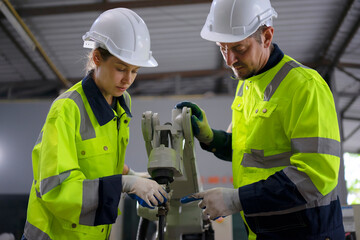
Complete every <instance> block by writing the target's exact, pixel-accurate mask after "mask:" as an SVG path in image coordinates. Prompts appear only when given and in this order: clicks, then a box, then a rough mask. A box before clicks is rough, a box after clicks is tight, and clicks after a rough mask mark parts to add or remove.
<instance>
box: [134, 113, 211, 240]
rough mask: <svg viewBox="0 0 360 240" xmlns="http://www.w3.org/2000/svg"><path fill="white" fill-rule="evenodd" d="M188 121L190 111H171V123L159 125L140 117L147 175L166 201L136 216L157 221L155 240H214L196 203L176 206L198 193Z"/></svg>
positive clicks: (148, 116) (150, 115)
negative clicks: (158, 187)
mask: <svg viewBox="0 0 360 240" xmlns="http://www.w3.org/2000/svg"><path fill="white" fill-rule="evenodd" d="M190 117H191V109H190V108H187V107H184V108H182V109H173V110H172V122H171V123H165V124H164V125H160V120H159V116H158V114H157V113H152V112H151V111H147V112H145V113H144V114H143V118H142V132H143V137H144V141H145V146H146V151H147V155H148V158H149V161H148V172H149V174H150V176H151V177H152V178H153V179H154V180H155V181H157V182H158V183H159V184H161V185H163V186H164V188H165V189H166V190H167V192H168V193H169V196H170V199H169V201H168V203H166V205H163V206H160V207H158V208H156V209H154V210H151V209H148V208H143V207H141V206H138V215H139V216H141V217H142V218H145V219H149V220H151V221H155V220H158V221H159V226H158V227H159V230H158V239H159V240H162V239H174V240H181V239H186V238H185V237H186V236H187V235H191V236H192V237H194V236H199V239H204V238H203V236H205V239H209V240H210V239H214V234H213V231H212V228H211V224H210V222H209V220H208V219H203V216H202V210H201V209H200V208H199V207H198V206H197V203H196V202H194V203H190V204H186V205H181V204H180V199H181V197H183V196H186V195H189V194H191V193H194V192H199V191H202V185H201V182H200V180H199V176H198V175H197V167H196V159H195V151H194V137H193V133H192V128H191V120H190ZM165 219H166V221H165ZM164 229H166V231H164ZM191 239H196V238H191Z"/></svg>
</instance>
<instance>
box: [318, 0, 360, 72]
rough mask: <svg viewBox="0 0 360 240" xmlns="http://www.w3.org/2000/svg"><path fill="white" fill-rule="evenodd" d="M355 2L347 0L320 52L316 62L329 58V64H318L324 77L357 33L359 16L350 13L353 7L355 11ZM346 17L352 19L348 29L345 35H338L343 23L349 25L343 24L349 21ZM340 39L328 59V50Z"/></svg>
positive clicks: (359, 25) (354, 0) (359, 23)
mask: <svg viewBox="0 0 360 240" xmlns="http://www.w3.org/2000/svg"><path fill="white" fill-rule="evenodd" d="M356 2H357V0H348V1H347V5H346V7H345V9H344V11H343V13H342V16H341V19H340V21H339V22H338V24H337V25H336V27H335V30H334V31H333V34H332V36H331V37H330V39H331V40H330V41H329V42H328V44H326V45H325V46H326V48H325V50H324V52H323V54H322V57H321V59H320V60H319V61H318V62H326V61H327V60H330V64H329V65H325V66H320V67H321V69H319V73H320V74H321V75H322V76H323V77H325V79H326V76H327V75H328V74H329V73H330V72H332V71H333V70H334V67H335V66H336V65H337V64H338V62H339V60H340V58H341V56H342V55H343V53H344V52H345V50H346V48H347V47H348V45H349V44H350V42H351V40H352V39H353V38H354V36H355V34H356V33H357V30H358V29H359V27H360V16H357V18H355V19H354V17H353V16H350V15H351V10H352V9H354V11H356V6H355V5H356ZM348 19H354V20H352V21H351V22H352V26H351V28H350V29H347V32H348V33H347V35H346V36H345V37H344V36H338V33H340V32H341V31H344V30H342V28H344V27H343V26H345V25H349V24H345V23H346V22H347V21H349V20H348ZM340 39H341V44H338V47H337V49H335V50H332V51H333V54H332V55H333V56H334V57H331V58H330V59H329V56H328V55H329V52H330V49H331V47H332V46H333V44H335V42H336V41H337V40H338V41H339V40H340Z"/></svg>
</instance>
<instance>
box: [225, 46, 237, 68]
mask: <svg viewBox="0 0 360 240" xmlns="http://www.w3.org/2000/svg"><path fill="white" fill-rule="evenodd" d="M225 61H226V65H228V66H229V67H231V66H232V65H233V64H234V63H236V62H237V59H236V55H235V54H234V53H233V51H232V50H228V51H227V54H226V56H225Z"/></svg>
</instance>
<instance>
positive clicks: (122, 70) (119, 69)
mask: <svg viewBox="0 0 360 240" xmlns="http://www.w3.org/2000/svg"><path fill="white" fill-rule="evenodd" d="M116 71H119V72H125V71H126V70H125V69H124V68H116Z"/></svg>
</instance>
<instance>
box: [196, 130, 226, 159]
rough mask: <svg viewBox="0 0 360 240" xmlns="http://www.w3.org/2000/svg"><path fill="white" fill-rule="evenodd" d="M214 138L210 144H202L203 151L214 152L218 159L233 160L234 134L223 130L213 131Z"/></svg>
mask: <svg viewBox="0 0 360 240" xmlns="http://www.w3.org/2000/svg"><path fill="white" fill-rule="evenodd" d="M212 131H213V133H214V138H213V140H212V142H211V143H210V144H204V143H201V142H200V146H201V148H202V149H204V150H206V151H208V152H212V153H214V154H215V156H217V157H218V158H220V159H222V160H226V161H230V162H231V160H232V134H231V133H227V132H225V131H223V130H215V129H212Z"/></svg>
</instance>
